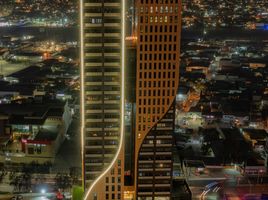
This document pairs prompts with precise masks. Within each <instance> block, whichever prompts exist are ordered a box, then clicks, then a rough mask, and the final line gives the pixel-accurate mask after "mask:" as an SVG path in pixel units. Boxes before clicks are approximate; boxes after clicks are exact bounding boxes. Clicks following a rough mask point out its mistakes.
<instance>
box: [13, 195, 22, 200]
mask: <svg viewBox="0 0 268 200" xmlns="http://www.w3.org/2000/svg"><path fill="white" fill-rule="evenodd" d="M22 199H23V196H22V195H16V196H13V197H12V198H11V200H22Z"/></svg>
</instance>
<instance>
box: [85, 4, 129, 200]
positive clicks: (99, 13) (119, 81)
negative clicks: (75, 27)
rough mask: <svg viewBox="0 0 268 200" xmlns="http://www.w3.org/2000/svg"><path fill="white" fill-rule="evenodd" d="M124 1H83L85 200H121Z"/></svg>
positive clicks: (122, 180) (122, 168)
mask: <svg viewBox="0 0 268 200" xmlns="http://www.w3.org/2000/svg"><path fill="white" fill-rule="evenodd" d="M124 5H125V0H80V20H81V23H80V25H81V130H82V131H81V133H82V138H81V142H82V157H83V182H84V188H85V199H89V200H104V199H107V200H109V199H118V200H120V199H122V196H123V183H124V177H123V174H124V155H123V153H124V148H123V142H124V141H123V140H124V123H123V122H124V59H125V55H124V49H125V48H124V31H125V30H124V27H125V25H124V13H125V11H124V9H125V8H124Z"/></svg>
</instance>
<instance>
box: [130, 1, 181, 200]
mask: <svg viewBox="0 0 268 200" xmlns="http://www.w3.org/2000/svg"><path fill="white" fill-rule="evenodd" d="M136 17H137V18H136V19H137V28H136V31H137V73H136V75H137V78H136V80H137V81H136V92H137V93H136V136H135V137H136V139H135V142H136V143H135V176H136V178H135V191H136V199H138V200H157V199H159V200H160V199H161V200H168V199H170V198H171V188H172V171H173V170H172V166H173V162H172V147H173V141H174V140H173V131H174V118H175V109H174V106H175V105H174V104H175V96H176V92H177V88H178V81H179V61H180V32H181V0H137V1H136Z"/></svg>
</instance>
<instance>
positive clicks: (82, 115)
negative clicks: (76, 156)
mask: <svg viewBox="0 0 268 200" xmlns="http://www.w3.org/2000/svg"><path fill="white" fill-rule="evenodd" d="M79 6H80V118H81V119H80V123H81V124H80V127H81V130H80V134H81V158H82V188H84V182H85V174H84V173H85V169H84V130H85V79H84V71H85V63H84V1H83V0H80V5H79Z"/></svg>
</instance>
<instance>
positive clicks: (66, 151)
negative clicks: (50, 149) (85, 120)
mask: <svg viewBox="0 0 268 200" xmlns="http://www.w3.org/2000/svg"><path fill="white" fill-rule="evenodd" d="M70 126H71V127H70V128H69V130H68V134H69V135H70V139H69V140H68V139H66V140H65V141H64V143H63V144H62V145H61V148H60V150H59V152H58V154H57V156H56V158H55V163H54V166H53V168H52V173H58V172H59V173H62V172H65V173H69V169H70V168H71V167H76V168H81V150H80V146H81V142H80V139H81V137H80V132H79V119H76V118H75V119H74V120H73V122H72V124H71V125H70Z"/></svg>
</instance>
